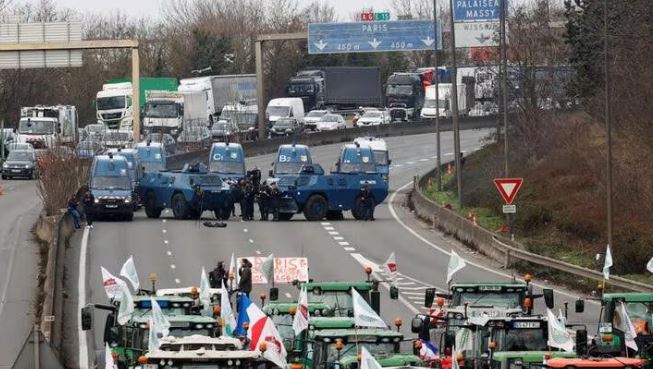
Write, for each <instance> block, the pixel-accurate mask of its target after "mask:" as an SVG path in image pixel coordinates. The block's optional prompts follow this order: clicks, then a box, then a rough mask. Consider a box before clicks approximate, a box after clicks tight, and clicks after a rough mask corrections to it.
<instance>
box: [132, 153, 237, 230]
mask: <svg viewBox="0 0 653 369" xmlns="http://www.w3.org/2000/svg"><path fill="white" fill-rule="evenodd" d="M137 192H138V194H139V196H141V198H142V199H143V202H144V204H145V214H146V215H147V216H148V218H158V217H160V216H161V211H162V210H163V209H166V208H170V209H172V213H173V215H174V217H175V218H176V219H199V218H200V216H201V215H202V213H203V212H204V211H205V210H209V211H213V212H214V214H215V216H216V218H218V219H224V214H229V213H230V212H231V208H232V207H233V203H234V200H233V196H232V194H231V190H230V187H229V185H228V184H227V183H226V182H224V181H223V180H222V179H221V178H220V175H219V174H216V173H210V172H209V171H208V170H207V168H206V166H205V165H204V164H201V163H198V164H194V165H188V164H186V165H185V166H184V168H183V169H182V170H180V171H159V172H146V173H145V176H144V177H143V179H142V180H141V182H140V184H139V186H138V189H137Z"/></svg>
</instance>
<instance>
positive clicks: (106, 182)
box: [89, 153, 134, 221]
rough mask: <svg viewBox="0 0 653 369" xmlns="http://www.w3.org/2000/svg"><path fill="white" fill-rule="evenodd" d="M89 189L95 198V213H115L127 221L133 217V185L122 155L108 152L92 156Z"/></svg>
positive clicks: (127, 165) (126, 162) (126, 163)
mask: <svg viewBox="0 0 653 369" xmlns="http://www.w3.org/2000/svg"><path fill="white" fill-rule="evenodd" d="M89 189H90V191H91V193H92V194H93V197H94V198H95V202H94V204H93V212H94V213H95V214H97V215H115V216H119V217H122V218H124V219H126V220H129V221H131V220H132V219H133V218H134V201H133V197H132V195H133V192H134V187H133V183H132V179H131V176H130V175H129V163H128V161H127V159H125V157H124V156H120V155H116V156H114V155H113V154H112V153H109V154H107V155H98V156H96V157H94V158H93V164H92V165H91V177H90V183H89Z"/></svg>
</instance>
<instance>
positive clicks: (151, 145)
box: [136, 141, 168, 172]
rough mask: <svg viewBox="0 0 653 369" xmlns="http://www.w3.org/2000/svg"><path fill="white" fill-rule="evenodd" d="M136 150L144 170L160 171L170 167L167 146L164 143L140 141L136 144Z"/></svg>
mask: <svg viewBox="0 0 653 369" xmlns="http://www.w3.org/2000/svg"><path fill="white" fill-rule="evenodd" d="M136 150H137V151H138V157H139V159H140V161H141V168H142V169H143V171H144V172H158V171H160V170H166V169H167V168H168V163H167V161H166V152H165V147H164V146H163V144H162V143H160V142H149V141H148V142H139V143H138V144H137V145H136Z"/></svg>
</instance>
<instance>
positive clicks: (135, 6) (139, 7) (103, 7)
mask: <svg viewBox="0 0 653 369" xmlns="http://www.w3.org/2000/svg"><path fill="white" fill-rule="evenodd" d="M28 1H29V2H32V3H36V2H37V1H36V0H28ZM266 1H270V2H273V1H275V0H266ZM304 1H305V2H306V3H309V1H308V0H300V3H301V2H304ZM326 1H327V2H328V3H329V4H332V5H333V6H334V7H335V8H336V10H337V13H338V18H339V20H341V21H350V20H351V14H352V13H353V12H356V11H359V10H361V9H365V8H370V7H372V6H373V7H374V9H375V10H391V9H392V1H391V0H326ZM440 1H442V0H440ZM55 2H56V3H57V5H59V6H61V7H66V8H72V9H77V10H80V11H82V12H84V11H92V12H108V11H112V10H116V9H119V10H120V11H121V12H123V13H126V14H129V15H134V16H136V17H140V16H151V15H155V16H158V15H159V12H160V9H161V8H163V7H164V5H165V4H166V3H168V0H110V1H106V0H55ZM393 16H394V14H393Z"/></svg>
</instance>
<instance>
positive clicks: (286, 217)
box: [279, 213, 295, 222]
mask: <svg viewBox="0 0 653 369" xmlns="http://www.w3.org/2000/svg"><path fill="white" fill-rule="evenodd" d="M293 215H295V214H293V213H279V220H283V221H284V222H287V221H289V220H290V219H292V217H293Z"/></svg>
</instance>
